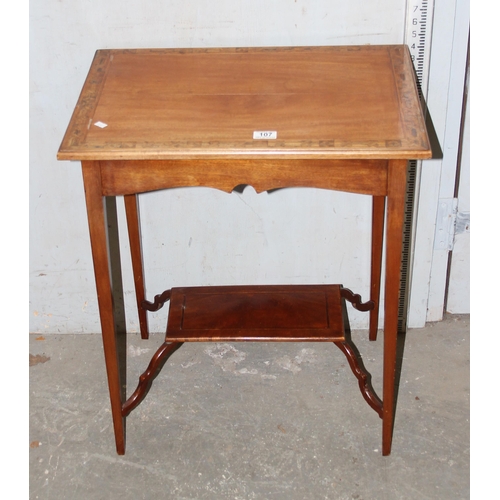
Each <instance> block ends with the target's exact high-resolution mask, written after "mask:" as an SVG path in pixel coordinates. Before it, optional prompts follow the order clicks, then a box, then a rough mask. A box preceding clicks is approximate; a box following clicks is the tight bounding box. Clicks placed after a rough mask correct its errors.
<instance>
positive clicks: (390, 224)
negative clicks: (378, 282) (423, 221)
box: [382, 160, 407, 455]
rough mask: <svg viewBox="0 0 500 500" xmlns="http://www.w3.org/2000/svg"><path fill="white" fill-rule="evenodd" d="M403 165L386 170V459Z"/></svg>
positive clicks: (393, 373)
mask: <svg viewBox="0 0 500 500" xmlns="http://www.w3.org/2000/svg"><path fill="white" fill-rule="evenodd" d="M406 164H407V162H406V160H391V161H389V166H388V186H387V236H386V269H385V304H384V306H385V309H384V373H383V414H382V454H383V455H389V454H390V452H391V444H392V431H393V424H394V400H395V397H394V396H395V394H394V386H395V376H396V346H397V335H398V304H399V300H398V299H399V284H400V274H401V249H402V238H403V220H404V209H405V186H406Z"/></svg>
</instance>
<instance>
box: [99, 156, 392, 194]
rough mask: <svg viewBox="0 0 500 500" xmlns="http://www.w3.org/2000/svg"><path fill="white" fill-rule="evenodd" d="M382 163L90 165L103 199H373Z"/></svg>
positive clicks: (382, 186)
mask: <svg viewBox="0 0 500 500" xmlns="http://www.w3.org/2000/svg"><path fill="white" fill-rule="evenodd" d="M388 163H389V162H388V161H387V160H378V159H375V160H356V159H340V160H324V159H317V160H315V159H311V160H301V159H290V160H281V159H277V160H276V159H269V158H262V159H259V160H253V159H237V160H232V159H206V160H198V159H197V160H113V161H107V160H106V161H99V162H94V165H96V166H99V168H100V170H101V185H102V194H103V195H104V196H115V195H124V194H137V193H144V192H148V191H155V190H159V189H166V188H173V187H188V186H205V187H212V188H215V189H219V190H221V191H225V192H228V193H230V192H231V191H232V190H233V189H234V188H235V187H236V186H239V185H250V186H252V187H253V188H254V189H255V190H256V191H257V192H263V191H268V190H271V189H278V188H285V187H314V188H321V189H332V190H338V191H347V192H351V193H358V194H368V195H373V196H385V195H386V194H387V178H388V174H387V172H388Z"/></svg>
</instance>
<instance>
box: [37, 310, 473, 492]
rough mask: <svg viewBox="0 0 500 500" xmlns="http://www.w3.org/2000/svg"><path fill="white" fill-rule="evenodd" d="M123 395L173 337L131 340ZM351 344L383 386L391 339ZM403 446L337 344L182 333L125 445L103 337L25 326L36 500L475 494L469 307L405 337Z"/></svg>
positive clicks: (398, 428)
mask: <svg viewBox="0 0 500 500" xmlns="http://www.w3.org/2000/svg"><path fill="white" fill-rule="evenodd" d="M127 337H128V338H127V342H128V345H127V352H128V367H127V379H128V387H129V389H128V394H130V393H131V392H132V391H133V390H134V389H135V386H136V384H137V380H138V377H139V375H140V374H141V373H142V372H143V371H144V370H145V369H146V366H147V364H148V363H149V360H150V358H151V356H152V354H153V352H154V351H155V350H156V348H157V347H158V346H159V345H160V344H161V343H162V341H163V336H162V335H159V334H156V335H152V338H151V339H150V340H148V341H144V340H141V339H140V338H138V336H136V335H128V336H127ZM352 338H353V341H354V342H355V343H356V345H357V346H358V349H359V351H360V352H361V354H362V355H363V361H364V364H365V366H366V367H367V369H368V370H369V371H370V372H371V373H372V375H373V386H374V388H375V389H376V390H377V392H378V393H379V394H380V383H381V352H382V339H380V340H379V341H377V342H369V341H368V340H367V332H366V331H355V332H353V333H352ZM404 339H405V341H404V354H403V358H402V359H403V361H402V369H401V378H400V387H399V399H398V406H397V412H396V421H395V429H394V441H393V449H392V454H391V455H390V456H388V457H383V456H382V454H381V432H382V431H381V429H382V427H381V420H380V419H379V417H378V415H377V414H376V413H375V412H374V411H373V410H372V409H371V408H370V407H369V406H368V405H367V404H366V403H365V401H364V399H363V398H362V396H361V394H360V392H359V389H358V385H357V381H356V379H355V377H354V375H353V374H352V372H351V370H350V369H349V366H348V364H347V362H346V359H345V358H344V355H343V354H342V353H341V352H340V350H339V349H337V348H336V347H335V346H334V345H332V344H319V343H307V344H305V343H304V344H299V343H232V344H215V343H214V344H203V343H199V344H184V345H183V346H182V347H181V349H179V350H178V351H177V352H175V353H174V354H173V355H172V357H171V358H170V359H169V360H168V361H167V363H166V365H165V366H164V368H163V370H162V372H161V373H160V375H159V376H158V378H157V379H156V380H155V382H154V384H153V387H152V389H151V391H150V393H149V394H148V396H147V397H146V399H145V400H144V401H143V403H142V404H141V405H140V406H139V407H138V408H137V409H136V410H134V411H133V412H132V413H131V415H130V416H129V417H128V418H127V452H126V454H125V455H124V456H118V455H117V454H116V452H115V449H114V437H113V430H112V424H111V414H110V409H109V400H108V392H107V385H106V381H105V371H104V362H103V356H102V345H101V339H100V336H99V335H45V336H40V335H31V336H30V499H36V498H40V499H64V500H67V499H85V500H88V499H120V500H121V499H123V500H125V499H135V500H136V499H163V498H172V499H178V500H182V499H200V500H201V499H214V500H223V499H234V500H237V499H263V500H271V499H284V500H293V499H300V500H304V499H323V498H326V499H358V500H361V499H365V500H368V499H388V500H391V499H398V500H400V499H419V500H422V499H440V500H444V499H453V500H459V499H467V498H469V451H470V448H469V436H470V434H469V316H451V317H448V318H446V319H445V320H444V321H442V322H439V323H434V324H430V325H428V326H427V327H426V328H425V329H419V330H411V331H409V332H408V334H407V335H406V336H405V337H404Z"/></svg>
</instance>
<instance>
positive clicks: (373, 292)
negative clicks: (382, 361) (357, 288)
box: [369, 196, 385, 340]
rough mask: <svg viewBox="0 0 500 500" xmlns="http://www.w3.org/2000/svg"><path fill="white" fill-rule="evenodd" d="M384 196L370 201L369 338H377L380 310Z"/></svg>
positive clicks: (375, 197)
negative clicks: (371, 307)
mask: <svg viewBox="0 0 500 500" xmlns="http://www.w3.org/2000/svg"><path fill="white" fill-rule="evenodd" d="M384 215H385V196H374V197H373V202H372V255H371V280H370V283H371V286H370V288H371V289H370V299H371V300H372V301H373V302H374V304H375V307H374V308H373V309H372V310H371V311H370V329H369V338H370V340H377V330H378V317H379V310H380V276H381V275H382V247H383V242H384Z"/></svg>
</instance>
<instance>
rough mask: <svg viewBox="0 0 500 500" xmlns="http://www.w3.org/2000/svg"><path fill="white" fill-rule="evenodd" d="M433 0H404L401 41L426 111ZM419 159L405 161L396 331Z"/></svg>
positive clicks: (405, 287)
mask: <svg viewBox="0 0 500 500" xmlns="http://www.w3.org/2000/svg"><path fill="white" fill-rule="evenodd" d="M433 13H434V0H407V2H406V23H405V24H406V26H405V35H404V43H406V45H408V48H409V49H410V55H411V58H412V61H413V66H414V68H415V74H416V77H417V87H418V93H419V96H420V99H421V101H422V104H423V106H422V109H423V112H424V114H425V113H426V107H425V100H426V98H427V89H428V84H429V62H430V49H431V34H432V19H433ZM421 166H422V162H421V161H410V162H408V174H407V185H406V206H405V220H404V226H403V250H402V254H401V288H400V292H399V311H398V331H399V332H406V329H407V319H408V302H409V295H410V288H411V272H410V271H411V269H412V268H413V248H414V241H415V231H416V217H414V215H415V212H416V200H418V194H419V185H420V171H421Z"/></svg>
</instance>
